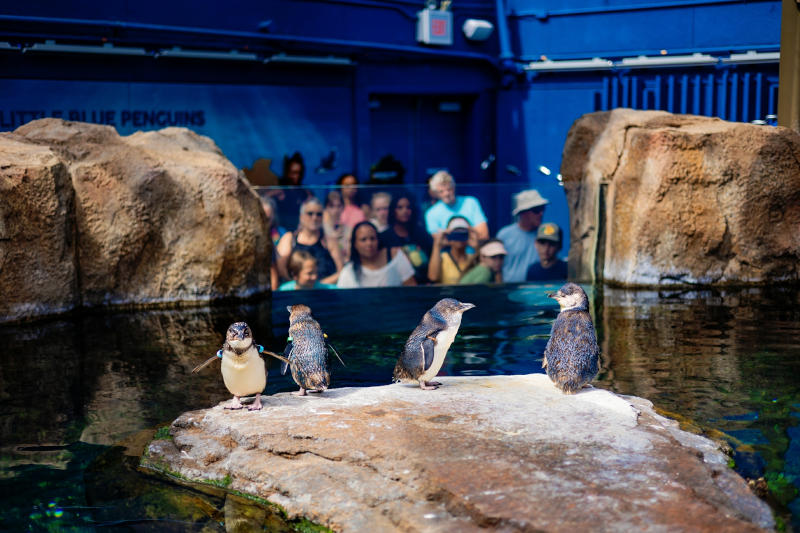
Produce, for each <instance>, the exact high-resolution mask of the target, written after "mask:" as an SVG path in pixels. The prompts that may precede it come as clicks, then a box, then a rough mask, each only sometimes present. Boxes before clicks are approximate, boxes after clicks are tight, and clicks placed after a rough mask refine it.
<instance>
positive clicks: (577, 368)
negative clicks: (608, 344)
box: [542, 283, 600, 394]
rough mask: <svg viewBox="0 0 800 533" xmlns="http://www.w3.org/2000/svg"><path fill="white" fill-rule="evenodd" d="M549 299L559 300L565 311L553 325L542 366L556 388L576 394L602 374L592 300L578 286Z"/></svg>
mask: <svg viewBox="0 0 800 533" xmlns="http://www.w3.org/2000/svg"><path fill="white" fill-rule="evenodd" d="M547 296H548V298H555V300H556V301H557V302H558V305H559V306H560V307H561V311H560V312H559V313H558V316H557V317H556V320H555V322H553V329H552V330H551V331H550V340H548V341H547V346H546V347H545V349H544V361H542V367H544V368H545V369H546V370H547V375H548V376H549V377H550V379H551V380H552V381H553V383H554V384H555V386H556V387H558V388H559V389H561V390H562V391H563V392H564V393H566V394H575V393H576V392H578V391H579V390H580V389H581V388H582V387H584V386H585V385H587V384H588V383H589V382H590V381H592V380H593V379H594V378H595V376H597V372H598V371H599V355H600V347H599V346H598V345H597V337H596V336H595V333H594V326H593V325H592V317H591V316H589V299H588V298H587V297H586V293H585V292H583V289H581V288H580V287H579V286H578V285H576V284H575V283H567V284H566V285H564V286H563V287H561V288H560V289H559V290H558V291H557V292H554V293H553V294H548V295H547Z"/></svg>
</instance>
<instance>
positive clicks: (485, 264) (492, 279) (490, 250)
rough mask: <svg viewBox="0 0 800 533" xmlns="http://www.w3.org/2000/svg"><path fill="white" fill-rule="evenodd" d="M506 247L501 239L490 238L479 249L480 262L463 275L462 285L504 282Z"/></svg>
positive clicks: (460, 281) (460, 282)
mask: <svg viewBox="0 0 800 533" xmlns="http://www.w3.org/2000/svg"><path fill="white" fill-rule="evenodd" d="M506 253H507V252H506V249H505V247H504V246H503V241H501V240H500V239H489V240H488V241H486V242H485V243H483V244H482V245H481V247H480V249H479V250H478V254H479V256H480V260H479V261H480V262H479V263H478V264H477V265H475V266H474V267H472V268H471V269H470V270H468V271H467V273H466V274H464V275H463V276H461V279H460V280H459V282H458V283H459V284H460V285H471V284H475V283H503V259H505V257H506Z"/></svg>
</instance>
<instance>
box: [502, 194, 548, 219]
mask: <svg viewBox="0 0 800 533" xmlns="http://www.w3.org/2000/svg"><path fill="white" fill-rule="evenodd" d="M549 203H550V200H548V199H547V198H542V195H541V194H539V191H537V190H536V189H529V190H527V191H522V192H520V193H517V194H515V195H514V210H513V211H511V214H512V215H517V214H519V213H520V212H521V211H527V210H528V209H533V208H534V207H539V206H543V205H547V204H549Z"/></svg>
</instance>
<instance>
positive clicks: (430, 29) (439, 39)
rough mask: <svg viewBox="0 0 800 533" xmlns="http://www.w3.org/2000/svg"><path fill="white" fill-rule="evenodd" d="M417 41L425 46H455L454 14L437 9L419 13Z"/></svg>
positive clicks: (424, 10)
mask: <svg viewBox="0 0 800 533" xmlns="http://www.w3.org/2000/svg"><path fill="white" fill-rule="evenodd" d="M417 41H418V42H421V43H425V44H439V45H451V44H453V13H452V12H450V11H440V10H435V9H423V10H422V11H418V12H417Z"/></svg>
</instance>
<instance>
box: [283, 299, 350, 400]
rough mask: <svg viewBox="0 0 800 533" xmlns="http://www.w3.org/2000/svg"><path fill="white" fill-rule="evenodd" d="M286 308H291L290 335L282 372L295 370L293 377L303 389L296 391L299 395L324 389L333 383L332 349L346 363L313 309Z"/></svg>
mask: <svg viewBox="0 0 800 533" xmlns="http://www.w3.org/2000/svg"><path fill="white" fill-rule="evenodd" d="M286 309H287V310H288V311H289V338H288V339H287V341H288V343H287V345H286V348H285V349H284V350H283V357H282V358H281V359H282V360H283V364H282V365H281V374H286V370H287V369H291V371H292V378H293V379H294V381H295V383H297V385H298V386H299V387H300V390H299V391H297V392H293V393H292V394H294V395H295V396H305V395H306V391H310V392H322V391H324V390H325V389H327V388H328V387H329V386H330V380H331V374H330V368H329V365H328V349H330V350H331V351H332V352H333V354H334V355H335V356H336V358H337V359H338V360H339V362H340V363H342V365H343V366H344V361H342V358H341V357H340V356H339V353H338V352H337V351H336V349H335V348H334V347H333V345H331V344H330V342H328V336H327V335H326V334H325V333H323V332H322V328H321V327H320V325H319V323H318V322H317V321H316V320H314V317H312V316H311V308H309V307H308V306H307V305H303V304H296V305H290V306H287V307H286Z"/></svg>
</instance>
